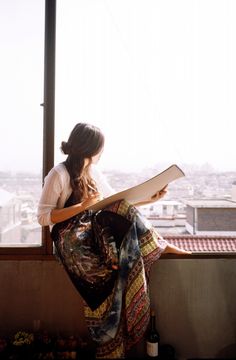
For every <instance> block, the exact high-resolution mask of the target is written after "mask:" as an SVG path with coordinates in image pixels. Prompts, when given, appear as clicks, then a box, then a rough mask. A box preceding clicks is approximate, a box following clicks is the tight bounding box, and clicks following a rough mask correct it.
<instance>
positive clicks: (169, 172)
mask: <svg viewBox="0 0 236 360" xmlns="http://www.w3.org/2000/svg"><path fill="white" fill-rule="evenodd" d="M183 176H185V174H184V172H183V171H182V170H181V169H180V168H179V167H178V166H177V165H175V164H173V165H171V166H170V167H168V168H167V169H166V170H164V171H162V172H161V173H159V174H157V175H156V176H154V177H152V178H151V179H149V180H146V181H144V182H143V183H141V184H138V185H136V186H133V187H131V188H128V189H126V190H123V191H120V192H118V193H116V194H114V195H111V196H109V197H107V198H105V199H103V200H101V201H99V202H98V203H96V204H94V205H92V206H90V207H89V208H88V209H92V210H95V211H97V210H100V209H103V208H104V207H106V206H108V205H110V204H111V203H113V202H115V201H118V200H123V199H124V200H127V201H128V202H129V203H131V204H134V203H137V202H141V201H146V200H148V199H151V197H152V196H153V195H155V194H156V193H157V192H158V191H160V190H161V189H163V188H164V187H165V186H166V185H168V184H169V183H170V182H172V181H174V180H176V179H178V178H180V177H183Z"/></svg>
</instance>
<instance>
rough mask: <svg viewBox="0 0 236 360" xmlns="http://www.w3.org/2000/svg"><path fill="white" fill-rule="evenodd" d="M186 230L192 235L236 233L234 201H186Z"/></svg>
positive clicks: (233, 234) (235, 203) (235, 206)
mask: <svg viewBox="0 0 236 360" xmlns="http://www.w3.org/2000/svg"><path fill="white" fill-rule="evenodd" d="M186 206H187V207H186V230H187V231H188V232H189V233H190V234H192V235H219V234H225V235H230V236H231V235H232V236H235V235H236V202H235V201H232V200H225V199H223V200H220V199H218V200H214V199H212V200H190V201H187V202H186Z"/></svg>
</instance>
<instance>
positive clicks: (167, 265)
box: [0, 258, 236, 359]
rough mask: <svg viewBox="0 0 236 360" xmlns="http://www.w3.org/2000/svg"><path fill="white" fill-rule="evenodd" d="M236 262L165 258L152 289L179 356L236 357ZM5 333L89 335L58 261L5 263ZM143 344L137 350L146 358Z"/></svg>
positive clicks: (162, 326) (0, 325)
mask: <svg viewBox="0 0 236 360" xmlns="http://www.w3.org/2000/svg"><path fill="white" fill-rule="evenodd" d="M235 280H236V260H235V259H197V258H196V260H195V259H160V260H159V261H157V262H156V263H155V264H154V265H153V268H152V272H151V282H150V292H151V302H152V306H153V308H154V309H155V311H156V316H157V327H158V330H159V333H160V336H161V342H162V343H169V344H171V345H173V346H174V347H175V349H176V352H177V357H178V359H189V358H196V357H198V358H217V357H218V358H220V357H221V358H222V357H225V358H227V357H229V358H230V357H231V358H232V357H235V358H236V301H235V299H236V281H235ZM0 284H1V290H0V332H1V334H6V333H12V332H13V331H15V330H18V329H22V328H28V329H32V328H33V323H34V320H41V323H42V327H43V328H46V329H47V330H49V331H53V332H55V331H56V332H63V333H68V334H69V333H76V334H80V335H82V336H84V337H85V338H86V337H87V336H88V334H87V329H86V326H85V322H84V317H83V307H82V301H81V298H80V296H79V295H78V293H77V292H76V290H75V289H74V287H73V285H72V284H71V282H70V280H69V279H68V277H67V275H66V273H65V272H64V270H63V268H62V266H61V265H60V264H59V263H57V262H56V261H48V262H47V261H1V262H0ZM143 349H144V344H143V342H141V343H140V344H139V345H138V346H137V347H136V349H134V352H133V353H136V355H137V356H139V357H141V355H142V352H143Z"/></svg>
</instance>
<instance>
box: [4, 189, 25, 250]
mask: <svg viewBox="0 0 236 360" xmlns="http://www.w3.org/2000/svg"><path fill="white" fill-rule="evenodd" d="M20 238H21V201H20V200H19V199H17V197H16V196H15V195H14V194H13V193H10V192H8V191H6V190H4V189H0V243H1V244H4V243H6V244H9V243H15V242H16V239H20Z"/></svg>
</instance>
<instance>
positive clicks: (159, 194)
mask: <svg viewBox="0 0 236 360" xmlns="http://www.w3.org/2000/svg"><path fill="white" fill-rule="evenodd" d="M167 186H168V185H166V186H165V187H163V189H161V190H159V191H157V192H156V193H155V194H154V195H152V197H151V198H150V199H148V200H144V201H139V202H137V203H134V204H133V205H134V206H142V205H148V204H151V203H153V202H156V201H157V200H160V199H161V198H163V196H165V195H166V193H167Z"/></svg>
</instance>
